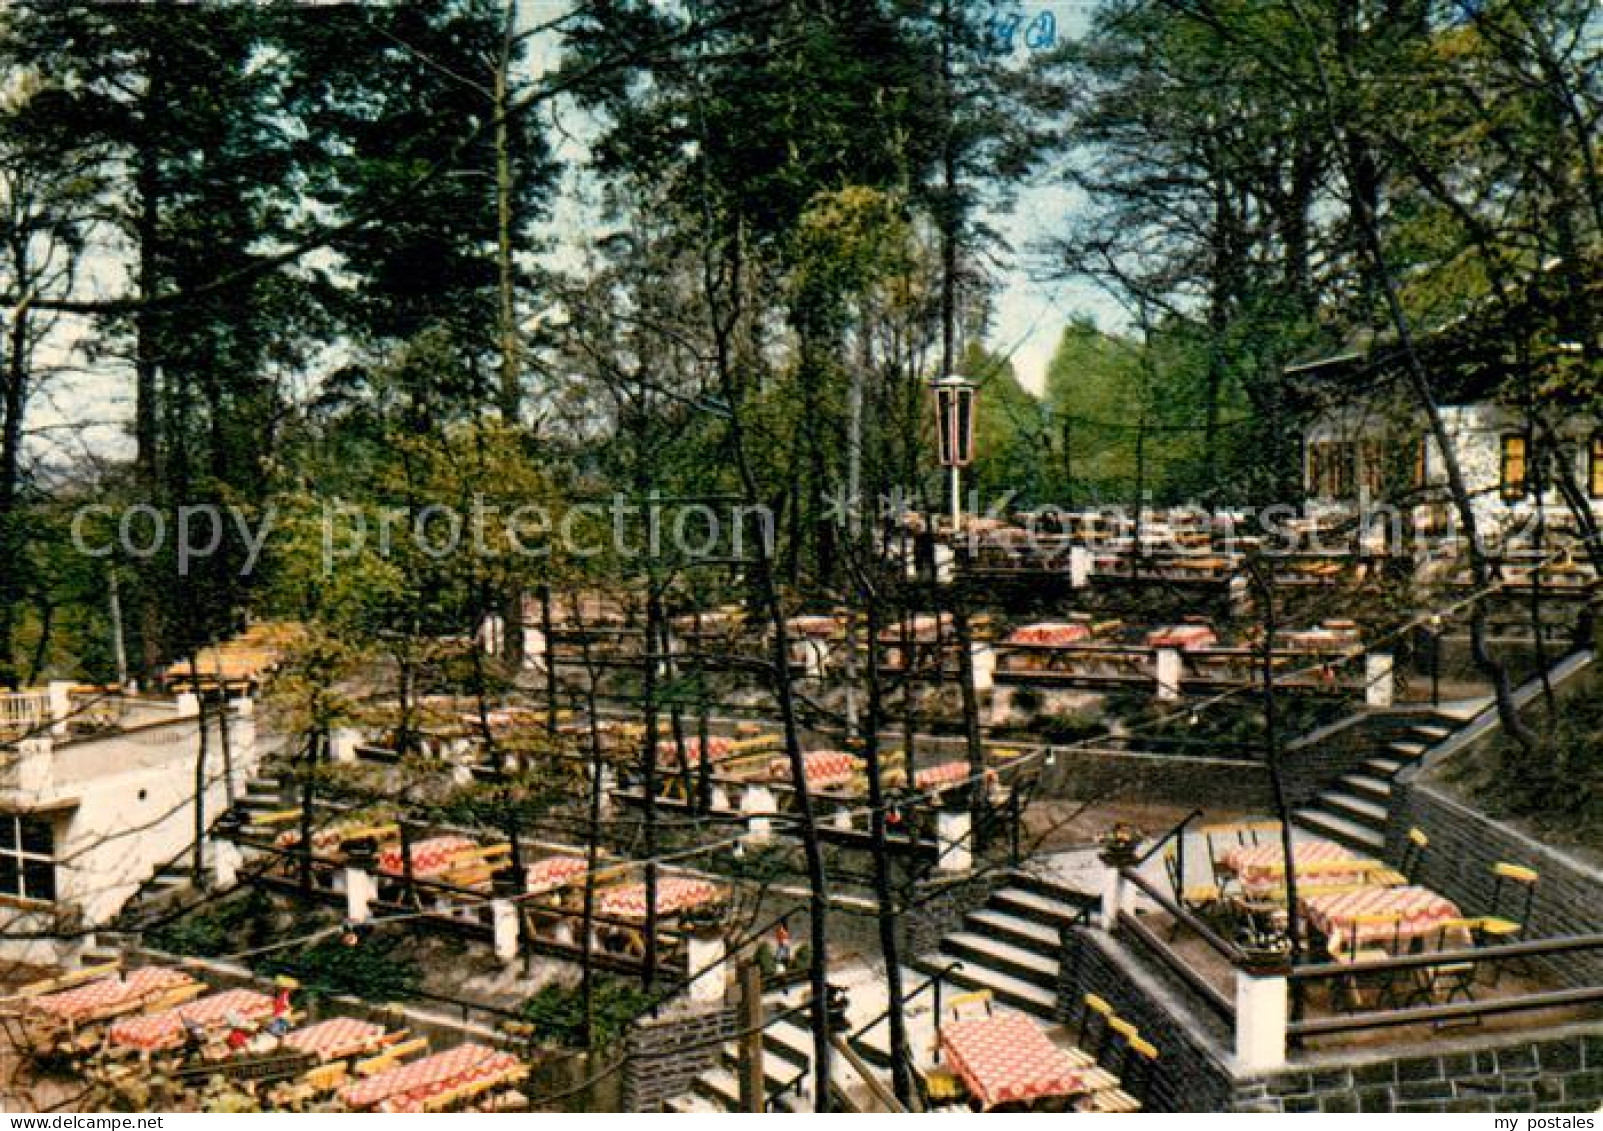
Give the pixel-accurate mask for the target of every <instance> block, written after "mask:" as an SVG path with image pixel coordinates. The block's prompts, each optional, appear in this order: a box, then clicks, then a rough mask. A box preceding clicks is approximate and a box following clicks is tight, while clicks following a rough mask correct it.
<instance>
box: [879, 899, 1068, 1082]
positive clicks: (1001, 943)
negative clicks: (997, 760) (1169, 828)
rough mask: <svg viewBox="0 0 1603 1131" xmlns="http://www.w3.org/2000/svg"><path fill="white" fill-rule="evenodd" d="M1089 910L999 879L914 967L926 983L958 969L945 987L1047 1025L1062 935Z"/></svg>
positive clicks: (1053, 1000) (1052, 1006) (1054, 1006)
mask: <svg viewBox="0 0 1603 1131" xmlns="http://www.w3.org/2000/svg"><path fill="white" fill-rule="evenodd" d="M1095 904H1096V897H1094V896H1090V895H1087V894H1085V893H1083V892H1078V891H1075V890H1074V889H1072V888H1069V887H1066V886H1064V885H1063V884H1061V883H1059V882H1057V881H1055V880H1051V879H1048V878H1045V877H1042V876H1038V875H1035V874H1033V873H1030V872H1025V871H1013V872H1010V873H1007V874H1006V876H1005V877H1003V878H1002V879H1001V881H1000V886H998V888H997V889H996V890H995V891H994V892H992V893H991V896H990V898H989V899H988V900H986V903H985V906H984V907H982V908H980V909H979V910H978V911H971V912H969V913H968V914H967V915H966V916H964V919H963V925H962V927H961V928H960V929H959V930H956V931H953V932H951V933H950V934H948V935H946V936H945V937H944V938H943V939H942V940H941V945H940V949H939V950H938V951H937V952H936V953H934V954H928V955H924V956H923V957H921V958H919V959H918V960H917V961H916V962H915V963H914V966H915V967H916V968H917V969H918V970H919V971H920V972H921V973H922V974H923V975H930V974H935V973H938V972H940V971H943V970H947V969H948V968H950V967H952V964H953V963H954V962H956V963H960V964H961V965H959V966H957V967H956V968H954V969H950V972H949V973H947V974H946V975H945V977H946V980H947V981H948V982H950V983H953V984H955V985H957V986H959V987H961V988H962V989H968V990H990V991H991V995H992V997H993V998H994V1000H996V1001H997V1002H1000V1003H1002V1004H1004V1005H1009V1006H1012V1007H1013V1008H1015V1009H1018V1010H1021V1011H1022V1012H1024V1013H1028V1014H1031V1015H1032V1016H1035V1017H1038V1018H1041V1019H1042V1020H1046V1021H1050V1020H1051V1019H1052V1016H1053V1014H1054V1013H1055V1012H1056V1009H1057V992H1058V955H1059V952H1060V951H1061V946H1060V942H1059V940H1060V939H1061V937H1062V931H1063V929H1064V928H1065V927H1070V926H1073V925H1075V924H1076V923H1081V922H1083V921H1084V917H1085V916H1086V914H1087V913H1088V911H1089V909H1090V908H1092V907H1094V906H1095ZM922 980H923V979H922V978H921V979H920V981H922ZM865 1055H868V1053H867V1052H866V1051H865ZM886 1062H887V1063H888V1058H887V1061H886Z"/></svg>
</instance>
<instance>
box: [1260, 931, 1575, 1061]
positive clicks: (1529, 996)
mask: <svg viewBox="0 0 1603 1131" xmlns="http://www.w3.org/2000/svg"><path fill="white" fill-rule="evenodd" d="M1590 950H1603V934H1587V935H1569V936H1565V937H1562V938H1552V939H1531V940H1528V941H1523V942H1515V943H1504V944H1501V945H1497V946H1480V947H1463V948H1459V949H1455V950H1435V951H1422V952H1420V953H1417V954H1407V955H1399V956H1396V957H1390V958H1385V959H1374V960H1372V961H1367V962H1320V963H1313V964H1309V965H1305V966H1297V967H1294V968H1293V969H1292V970H1291V971H1290V972H1289V973H1288V974H1287V981H1288V982H1290V983H1291V984H1293V985H1306V984H1308V983H1311V982H1318V981H1335V980H1339V979H1349V978H1363V977H1366V976H1373V975H1393V974H1401V973H1408V972H1411V971H1415V970H1428V969H1430V968H1432V967H1441V966H1454V965H1475V966H1479V965H1481V964H1483V963H1498V962H1512V961H1529V960H1530V959H1533V958H1551V957H1554V956H1556V955H1561V954H1573V953H1576V952H1579V951H1590ZM1595 1002H1603V986H1581V987H1577V988H1573V989H1565V990H1544V991H1538V992H1535V993H1526V994H1519V995H1514V996H1510V997H1499V998H1488V999H1486V1000H1483V1001H1464V1002H1452V1003H1443V1004H1430V1005H1418V1006H1405V1007H1401V1008H1393V1009H1373V1010H1366V1011H1363V1012H1353V1013H1348V1014H1343V1015H1341V1016H1334V1017H1314V1018H1304V1019H1301V1020H1296V1021H1292V1022H1290V1023H1289V1024H1288V1025H1287V1026H1286V1035H1287V1037H1289V1038H1291V1039H1293V1040H1295V1039H1298V1038H1302V1037H1316V1036H1326V1035H1329V1034H1332V1033H1356V1032H1364V1031H1367V1030H1371V1029H1385V1028H1394V1027H1397V1026H1402V1025H1418V1024H1439V1023H1441V1022H1444V1021H1454V1020H1471V1019H1475V1018H1480V1017H1489V1016H1495V1015H1499V1014H1508V1013H1529V1012H1536V1011H1539V1010H1544V1009H1557V1008H1563V1007H1566V1006H1579V1005H1589V1004H1592V1003H1595Z"/></svg>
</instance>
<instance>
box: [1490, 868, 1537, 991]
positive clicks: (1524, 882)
mask: <svg viewBox="0 0 1603 1131" xmlns="http://www.w3.org/2000/svg"><path fill="white" fill-rule="evenodd" d="M1539 882H1541V876H1540V875H1539V874H1538V873H1537V871H1536V869H1534V868H1527V867H1525V866H1524V865H1523V864H1508V863H1504V862H1502V861H1499V862H1498V863H1496V864H1493V865H1492V909H1491V911H1490V912H1488V913H1487V914H1486V915H1484V916H1482V917H1481V918H1480V919H1479V921H1478V923H1479V925H1478V927H1477V929H1476V932H1475V937H1476V940H1477V941H1478V942H1481V943H1516V942H1522V941H1523V940H1524V938H1525V933H1526V931H1527V930H1528V929H1529V927H1530V922H1531V905H1532V904H1533V903H1534V902H1535V900H1536V885H1537V884H1538V883H1539ZM1521 892H1523V893H1524V894H1523V899H1522V898H1521V895H1520V893H1521ZM1505 893H1506V894H1507V896H1508V903H1509V904H1510V906H1509V907H1508V909H1507V912H1505V909H1504V897H1505ZM1516 902H1519V903H1520V908H1519V912H1518V914H1519V918H1518V919H1511V918H1509V917H1508V914H1509V913H1512V912H1513V907H1512V905H1513V904H1514V903H1516ZM1490 965H1491V967H1492V983H1491V984H1492V985H1494V986H1495V985H1497V983H1498V981H1499V979H1500V978H1501V977H1502V973H1503V966H1502V964H1501V963H1495V962H1494V963H1491V964H1490ZM1521 968H1522V969H1523V970H1524V971H1526V972H1527V973H1529V971H1530V964H1529V963H1528V962H1527V963H1524V964H1523V965H1522V967H1521Z"/></svg>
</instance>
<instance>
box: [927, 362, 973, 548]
mask: <svg viewBox="0 0 1603 1131" xmlns="http://www.w3.org/2000/svg"><path fill="white" fill-rule="evenodd" d="M930 389H931V391H932V392H934V394H935V434H936V436H937V437H938V438H939V448H940V459H941V466H942V467H949V468H951V469H952V542H953V545H954V546H955V545H956V543H957V532H958V529H959V527H960V526H961V525H962V520H963V478H962V476H963V468H965V467H967V466H968V465H969V464H970V463H972V462H973V461H974V392H975V389H976V386H975V384H974V382H973V381H970V380H969V379H968V378H967V377H961V376H959V375H958V374H956V373H948V374H947V375H946V376H944V377H941V378H938V379H937V380H934V381H931V382H930Z"/></svg>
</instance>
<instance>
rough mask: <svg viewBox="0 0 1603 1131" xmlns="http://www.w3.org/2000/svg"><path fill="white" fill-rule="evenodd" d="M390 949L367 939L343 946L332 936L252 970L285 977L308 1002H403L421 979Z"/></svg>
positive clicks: (269, 959) (410, 964)
mask: <svg viewBox="0 0 1603 1131" xmlns="http://www.w3.org/2000/svg"><path fill="white" fill-rule="evenodd" d="M395 945H396V944H395V943H394V942H389V943H386V942H384V941H381V940H379V939H375V938H374V937H373V936H371V935H367V936H364V937H362V938H361V940H360V941H359V942H357V943H356V944H355V945H354V946H348V945H346V943H345V941H344V939H343V937H338V936H337V937H334V938H326V939H323V940H321V941H319V942H316V943H313V944H312V945H311V946H308V947H306V948H305V949H303V950H300V951H297V952H294V953H289V954H275V955H270V956H268V957H267V958H266V959H265V960H264V961H263V962H262V963H261V965H260V966H259V967H258V969H259V970H260V971H261V972H262V973H264V974H287V975H289V976H290V977H292V978H294V979H295V980H296V981H298V982H300V983H301V985H302V986H303V987H304V988H305V990H306V992H307V993H309V994H312V995H314V996H323V997H331V996H334V995H336V994H350V995H352V996H354V997H359V998H361V999H363V1000H364V1001H404V1000H405V999H407V998H409V997H412V996H413V995H415V994H416V993H417V990H418V987H419V986H420V985H421V984H422V982H423V977H422V973H421V972H420V971H419V970H418V967H417V963H416V962H414V961H412V960H411V959H410V958H406V957H403V956H399V955H397V954H396V953H395Z"/></svg>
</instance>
